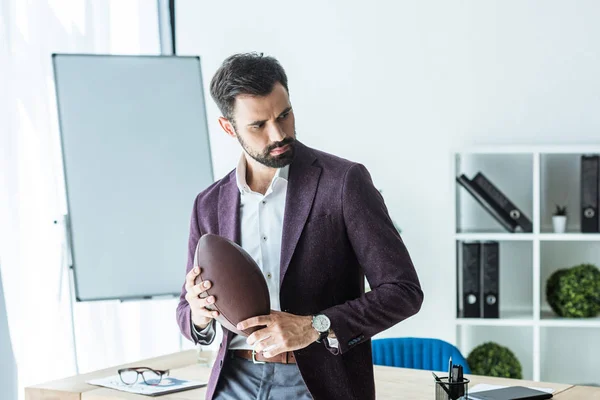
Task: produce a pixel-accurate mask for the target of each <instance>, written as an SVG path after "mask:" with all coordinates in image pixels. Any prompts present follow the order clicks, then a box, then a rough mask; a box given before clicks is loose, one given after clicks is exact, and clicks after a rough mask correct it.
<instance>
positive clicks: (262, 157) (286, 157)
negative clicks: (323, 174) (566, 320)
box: [236, 132, 296, 168]
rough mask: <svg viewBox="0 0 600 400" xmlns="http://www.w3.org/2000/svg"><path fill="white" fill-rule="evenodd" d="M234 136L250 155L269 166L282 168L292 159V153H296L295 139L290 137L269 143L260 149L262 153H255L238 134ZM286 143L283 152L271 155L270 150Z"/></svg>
mask: <svg viewBox="0 0 600 400" xmlns="http://www.w3.org/2000/svg"><path fill="white" fill-rule="evenodd" d="M294 135H295V132H294ZM236 137H237V138H238V141H239V142H240V144H241V145H242V147H243V149H244V150H245V151H246V153H248V155H249V156H250V157H252V158H253V159H255V160H256V161H258V162H259V163H261V164H263V165H266V166H267V167H270V168H283V167H285V166H286V165H289V164H290V163H291V162H292V161H293V159H294V155H295V154H296V148H295V145H296V140H295V139H294V138H292V137H286V138H285V139H283V140H282V141H280V142H275V143H273V144H270V145H269V146H267V147H266V148H265V149H264V150H263V151H262V153H257V152H255V151H253V150H252V149H251V148H250V147H248V145H246V142H244V140H243V139H242V137H241V136H240V135H236ZM288 144H289V146H288V149H287V150H286V152H285V153H281V154H277V155H271V151H273V150H275V149H277V148H279V147H283V146H285V145H288Z"/></svg>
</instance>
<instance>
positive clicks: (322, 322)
mask: <svg viewBox="0 0 600 400" xmlns="http://www.w3.org/2000/svg"><path fill="white" fill-rule="evenodd" d="M330 326H331V321H329V318H327V317H326V316H325V315H322V314H320V315H316V316H315V318H314V319H313V327H314V328H315V329H316V330H317V331H319V332H325V331H327V330H329V327H330Z"/></svg>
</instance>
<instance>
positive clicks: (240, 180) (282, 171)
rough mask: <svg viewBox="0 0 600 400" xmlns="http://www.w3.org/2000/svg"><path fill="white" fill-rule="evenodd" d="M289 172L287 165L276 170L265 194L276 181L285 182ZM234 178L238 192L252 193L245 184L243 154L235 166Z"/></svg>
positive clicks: (244, 160) (244, 158) (244, 159)
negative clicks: (281, 180)
mask: <svg viewBox="0 0 600 400" xmlns="http://www.w3.org/2000/svg"><path fill="white" fill-rule="evenodd" d="M289 170H290V166H289V164H288V165H286V166H285V167H283V168H277V170H276V171H275V175H274V176H273V179H272V180H271V185H270V186H269V189H267V193H268V192H270V191H271V190H272V188H273V185H274V184H275V182H277V180H279V179H283V180H284V181H286V182H287V180H288V176H289ZM235 178H236V182H237V186H238V189H239V190H240V192H241V193H250V192H252V190H251V189H250V186H248V183H247V182H246V157H245V155H244V153H242V155H241V157H240V160H239V161H238V165H237V168H236V171H235Z"/></svg>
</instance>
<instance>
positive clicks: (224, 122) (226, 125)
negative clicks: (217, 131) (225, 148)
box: [219, 117, 236, 137]
mask: <svg viewBox="0 0 600 400" xmlns="http://www.w3.org/2000/svg"><path fill="white" fill-rule="evenodd" d="M219 125H221V128H222V129H223V130H224V131H225V133H226V134H228V135H229V136H231V137H236V134H235V129H234V128H233V125H232V124H231V122H230V121H229V120H228V119H227V118H225V117H219Z"/></svg>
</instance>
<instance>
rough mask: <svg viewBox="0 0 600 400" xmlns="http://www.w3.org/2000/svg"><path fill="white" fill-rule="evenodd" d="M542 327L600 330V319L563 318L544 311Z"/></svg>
mask: <svg viewBox="0 0 600 400" xmlns="http://www.w3.org/2000/svg"><path fill="white" fill-rule="evenodd" d="M539 324H540V326H554V327H568V328H600V317H596V318H562V317H559V316H557V315H556V314H554V313H553V312H552V311H542V318H541V319H540V320H539Z"/></svg>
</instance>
